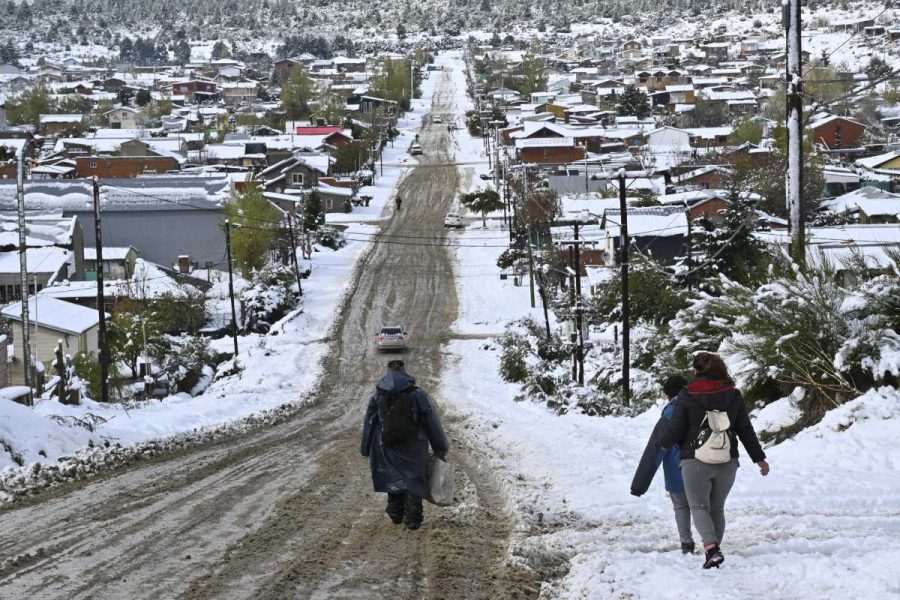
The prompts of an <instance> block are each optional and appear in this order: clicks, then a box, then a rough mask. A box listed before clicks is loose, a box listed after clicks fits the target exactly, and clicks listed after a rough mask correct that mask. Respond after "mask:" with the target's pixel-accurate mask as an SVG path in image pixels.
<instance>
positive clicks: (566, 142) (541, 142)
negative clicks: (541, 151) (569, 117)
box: [516, 137, 575, 149]
mask: <svg viewBox="0 0 900 600" xmlns="http://www.w3.org/2000/svg"><path fill="white" fill-rule="evenodd" d="M574 145H575V139H574V138H570V137H561V138H533V139H531V138H529V139H524V140H523V139H519V140H516V148H517V149H523V148H571V147H572V146H574Z"/></svg>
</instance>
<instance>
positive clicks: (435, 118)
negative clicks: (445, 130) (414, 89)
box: [431, 115, 444, 123]
mask: <svg viewBox="0 0 900 600" xmlns="http://www.w3.org/2000/svg"><path fill="white" fill-rule="evenodd" d="M431 122H432V123H443V122H444V117H441V116H438V115H435V116H433V117H431Z"/></svg>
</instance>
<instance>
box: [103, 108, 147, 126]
mask: <svg viewBox="0 0 900 600" xmlns="http://www.w3.org/2000/svg"><path fill="white" fill-rule="evenodd" d="M104 115H106V118H107V120H108V121H109V126H110V128H111V129H137V128H138V126H139V121H140V119H139V117H140V113H139V112H138V111H137V109H134V108H131V107H130V106H120V107H119V108H114V109H112V110H108V111H106V112H105V113H104Z"/></svg>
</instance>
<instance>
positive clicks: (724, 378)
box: [691, 352, 734, 385]
mask: <svg viewBox="0 0 900 600" xmlns="http://www.w3.org/2000/svg"><path fill="white" fill-rule="evenodd" d="M691 366H692V367H693V368H694V371H695V372H696V373H697V376H698V377H706V378H707V379H712V380H714V381H719V382H721V383H724V384H727V385H734V380H733V379H732V378H731V375H729V374H728V368H727V367H726V366H725V362H724V361H723V360H722V357H721V356H719V355H718V354H713V353H712V352H698V353H697V354H695V355H694V361H693V363H692V365H691Z"/></svg>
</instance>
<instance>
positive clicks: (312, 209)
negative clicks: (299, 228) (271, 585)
mask: <svg viewBox="0 0 900 600" xmlns="http://www.w3.org/2000/svg"><path fill="white" fill-rule="evenodd" d="M324 224H325V211H324V210H323V208H322V199H321V198H320V197H319V191H318V190H315V189H314V190H312V191H311V192H309V193H307V194H305V195H304V196H303V229H304V230H306V231H317V230H318V229H319V227H321V226H322V225H324Z"/></svg>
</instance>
